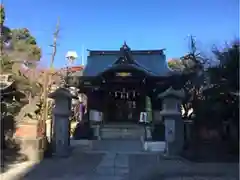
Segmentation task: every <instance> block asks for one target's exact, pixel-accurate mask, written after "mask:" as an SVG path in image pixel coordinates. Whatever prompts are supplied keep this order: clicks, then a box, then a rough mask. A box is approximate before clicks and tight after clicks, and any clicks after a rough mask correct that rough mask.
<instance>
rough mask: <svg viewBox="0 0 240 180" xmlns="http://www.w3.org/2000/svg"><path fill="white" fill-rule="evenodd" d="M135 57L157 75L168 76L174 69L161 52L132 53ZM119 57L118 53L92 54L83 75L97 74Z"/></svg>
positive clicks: (140, 63)
mask: <svg viewBox="0 0 240 180" xmlns="http://www.w3.org/2000/svg"><path fill="white" fill-rule="evenodd" d="M132 57H133V59H134V60H135V61H136V63H138V64H139V65H140V66H142V67H143V68H144V69H145V70H148V71H149V72H152V74H154V75H155V76H167V75H169V73H171V72H172V71H171V70H170V69H169V68H168V65H167V62H166V56H165V55H164V54H163V53H159V54H156V53H154V54H136V53H134V54H133V55H132ZM118 58H119V56H118V54H106V55H104V54H102V55H90V56H88V59H87V60H88V61H87V65H86V67H85V69H84V70H83V76H96V75H98V74H99V73H101V72H104V71H105V70H107V69H109V68H110V67H111V66H112V65H113V64H114V63H115V62H116V61H117V59H118Z"/></svg>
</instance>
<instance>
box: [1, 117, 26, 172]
mask: <svg viewBox="0 0 240 180" xmlns="http://www.w3.org/2000/svg"><path fill="white" fill-rule="evenodd" d="M15 129H16V127H15V121H14V117H13V116H12V115H7V116H4V117H3V118H2V119H1V173H3V172H6V171H8V169H9V168H10V167H11V166H13V165H15V164H18V163H21V162H24V161H26V160H27V157H26V156H25V155H23V154H21V153H20V152H19V151H20V147H19V145H18V144H17V143H16V142H15V140H14V138H13V133H14V132H15Z"/></svg>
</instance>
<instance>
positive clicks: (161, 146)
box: [143, 141, 166, 153]
mask: <svg viewBox="0 0 240 180" xmlns="http://www.w3.org/2000/svg"><path fill="white" fill-rule="evenodd" d="M143 148H144V150H145V151H150V152H162V153H163V152H164V151H165V149H166V142H165V141H145V142H144V143H143Z"/></svg>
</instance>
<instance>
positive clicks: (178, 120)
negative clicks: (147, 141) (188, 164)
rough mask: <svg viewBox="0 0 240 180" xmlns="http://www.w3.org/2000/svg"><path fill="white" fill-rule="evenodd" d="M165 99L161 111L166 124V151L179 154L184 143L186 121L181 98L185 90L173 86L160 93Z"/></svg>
mask: <svg viewBox="0 0 240 180" xmlns="http://www.w3.org/2000/svg"><path fill="white" fill-rule="evenodd" d="M158 97H159V98H161V99H162V100H163V109H162V111H161V112H160V114H161V116H162V118H163V120H164V124H165V141H166V151H167V153H168V154H169V155H178V154H180V153H181V152H182V150H183V145H184V122H183V120H182V114H181V100H182V99H183V98H184V91H183V90H174V89H173V88H172V87H171V88H169V89H167V90H166V91H165V92H163V93H161V94H159V95H158Z"/></svg>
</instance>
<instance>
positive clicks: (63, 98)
mask: <svg viewBox="0 0 240 180" xmlns="http://www.w3.org/2000/svg"><path fill="white" fill-rule="evenodd" d="M49 98H52V99H54V101H55V107H54V109H53V140H52V146H53V154H54V155H55V156H57V157H65V156H68V155H69V152H70V151H69V150H70V121H69V117H70V115H71V103H72V102H71V101H72V98H74V96H73V95H72V94H71V93H70V91H69V90H68V89H66V88H58V89H56V91H54V92H53V93H51V94H49Z"/></svg>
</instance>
